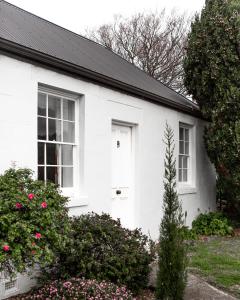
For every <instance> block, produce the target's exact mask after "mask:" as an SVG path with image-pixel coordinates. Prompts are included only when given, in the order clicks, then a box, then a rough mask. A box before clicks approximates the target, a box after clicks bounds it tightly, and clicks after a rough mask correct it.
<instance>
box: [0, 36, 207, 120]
mask: <svg viewBox="0 0 240 300" xmlns="http://www.w3.org/2000/svg"><path fill="white" fill-rule="evenodd" d="M0 51H4V52H5V53H6V54H13V55H16V56H18V57H21V58H25V59H28V60H29V59H30V60H31V61H34V62H37V63H40V64H44V65H45V66H49V67H51V68H55V69H58V70H61V71H64V72H67V73H70V74H72V75H74V76H76V75H77V76H80V77H82V78H86V79H88V80H91V81H94V82H97V83H100V84H103V85H105V86H109V87H112V88H114V89H118V90H121V91H124V92H127V93H130V94H133V95H136V96H138V97H140V98H142V99H145V100H147V101H150V102H153V103H158V104H162V105H164V106H167V107H170V108H172V109H175V110H177V111H181V112H184V113H187V114H190V115H192V116H195V117H198V118H201V119H203V116H202V114H201V112H200V111H199V109H197V108H193V107H191V106H186V105H182V104H180V103H176V102H174V101H171V100H170V99H167V98H164V97H160V96H158V95H156V94H153V93H150V92H147V91H145V90H142V89H139V88H137V87H134V86H132V85H128V84H126V83H124V82H121V81H118V80H116V79H113V78H111V77H107V76H105V75H103V74H100V73H97V72H94V71H91V70H89V69H86V68H83V67H81V66H78V65H75V64H73V63H70V62H67V61H64V60H61V59H59V58H56V57H53V56H50V55H48V54H45V53H42V52H40V51H36V50H33V49H31V48H27V47H24V46H22V45H19V44H17V43H14V42H11V41H8V40H5V39H3V38H0Z"/></svg>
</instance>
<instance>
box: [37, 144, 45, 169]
mask: <svg viewBox="0 0 240 300" xmlns="http://www.w3.org/2000/svg"><path fill="white" fill-rule="evenodd" d="M38 164H39V165H44V143H38Z"/></svg>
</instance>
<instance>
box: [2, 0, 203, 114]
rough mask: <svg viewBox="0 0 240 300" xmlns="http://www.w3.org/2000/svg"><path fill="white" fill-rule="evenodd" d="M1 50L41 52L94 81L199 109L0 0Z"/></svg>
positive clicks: (94, 47) (188, 109)
mask: <svg viewBox="0 0 240 300" xmlns="http://www.w3.org/2000/svg"><path fill="white" fill-rule="evenodd" d="M14 45H15V47H14ZM16 45H17V48H16ZM0 49H1V50H5V51H6V50H7V51H9V52H11V51H13V52H14V49H15V50H16V49H18V52H19V55H22V56H24V51H26V52H25V56H27V57H28V56H29V57H30V58H33V56H34V54H35V58H37V56H36V53H37V54H39V55H44V58H45V62H46V63H47V59H48V58H49V59H50V58H52V61H53V59H54V61H55V63H56V62H58V63H59V62H61V63H62V68H63V65H64V64H65V65H66V66H68V71H71V66H72V70H75V71H74V72H75V73H77V70H78V69H79V70H81V75H82V76H84V74H86V76H87V74H90V73H91V75H92V78H94V76H95V79H96V80H98V79H99V81H101V80H100V79H101V78H104V80H105V84H108V83H109V85H111V82H112V83H115V87H117V86H118V84H119V88H121V89H122V90H126V91H128V92H131V91H132V92H133V93H134V90H136V91H138V95H139V96H142V97H144V98H146V99H147V100H150V101H151V100H152V101H154V102H156V101H157V102H160V103H163V104H165V105H169V106H172V107H174V108H176V109H179V110H183V111H186V112H188V113H191V114H197V115H198V108H197V106H196V105H195V104H193V103H192V102H191V101H189V100H188V99H186V98H185V97H183V96H181V95H180V94H178V93H176V92H175V91H173V90H172V89H170V88H168V87H166V86H165V85H163V84H162V83H160V82H159V81H157V80H155V79H153V78H152V77H150V76H149V75H147V74H146V73H145V72H143V71H141V70H140V69H138V68H136V67H135V66H133V65H132V64H130V63H129V62H127V61H126V60H124V59H123V58H121V57H120V56H118V55H116V54H115V53H113V52H112V51H110V50H107V49H106V48H104V47H103V46H101V45H99V44H97V43H95V42H93V41H91V40H89V39H87V38H85V37H82V36H80V35H78V34H76V33H73V32H71V31H69V30H67V29H64V28H62V27H60V26H58V25H55V24H53V23H51V22H49V21H46V20H44V19H42V18H40V17H37V16H35V15H33V14H31V13H29V12H27V11H24V10H23V9H20V8H18V7H16V6H14V5H12V4H10V3H8V2H6V1H3V0H0ZM20 50H21V51H20ZM27 51H28V52H27ZM39 57H40V56H39ZM42 57H43V56H42ZM42 61H44V59H43V58H42ZM49 63H50V60H49ZM59 67H60V65H59ZM93 75H94V76H93ZM89 76H90V75H89ZM89 78H90V77H89Z"/></svg>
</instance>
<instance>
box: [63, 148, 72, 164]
mask: <svg viewBox="0 0 240 300" xmlns="http://www.w3.org/2000/svg"><path fill="white" fill-rule="evenodd" d="M62 165H73V146H70V145H62Z"/></svg>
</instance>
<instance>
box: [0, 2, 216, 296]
mask: <svg viewBox="0 0 240 300" xmlns="http://www.w3.org/2000/svg"><path fill="white" fill-rule="evenodd" d="M166 122H168V124H169V125H170V126H171V127H172V128H173V129H174V134H175V143H176V147H175V154H176V159H177V174H178V176H177V188H178V193H179V197H180V199H181V200H182V204H183V212H185V216H186V224H187V225H190V224H191V222H192V220H193V219H194V218H195V217H196V215H197V214H198V213H199V211H202V212H205V211H209V210H212V209H214V208H215V173H214V169H213V167H212V165H211V164H210V162H209V159H208V157H207V154H206V151H205V149H204V143H203V129H204V125H205V121H204V120H203V119H202V117H201V114H200V112H199V110H198V107H197V106H196V105H195V104H193V103H192V102H191V101H189V100H188V99H186V98H184V97H183V96H181V95H179V94H177V93H176V92H174V91H173V90H171V89H169V88H167V87H166V86H164V85H163V84H161V83H160V82H158V81H156V80H155V79H153V78H151V77H150V76H148V75H147V74H146V73H144V72H142V71H141V70H139V69H138V68H136V67H134V66H133V65H131V64H130V63H128V62H127V61H125V60H124V59H122V58H120V57H119V56H117V55H116V54H114V53H112V52H111V51H109V50H107V49H105V48H104V47H102V46H100V45H99V44H97V43H95V42H93V41H90V40H88V39H86V38H84V37H82V36H80V35H77V34H75V33H73V32H71V31H69V30H66V29H64V28H62V27H60V26H57V25H55V24H53V23H51V22H49V21H46V20H44V19H41V18H39V17H37V16H35V15H33V14H31V13H29V12H26V11H24V10H22V9H20V8H18V7H16V6H13V5H12V4H9V3H7V2H5V1H0V141H1V147H0V157H1V160H0V173H2V172H4V170H6V169H7V168H9V167H10V166H11V165H12V163H13V162H15V163H16V165H17V166H18V167H27V168H31V169H33V170H34V171H35V172H36V173H35V174H36V176H38V178H40V179H42V180H52V181H54V182H56V183H58V184H60V186H61V187H62V192H63V193H64V194H66V195H68V196H69V197H70V203H69V205H70V213H71V214H72V215H78V214H81V213H86V212H89V211H95V212H98V213H101V212H102V211H104V212H107V213H109V214H111V215H112V216H113V217H114V218H118V217H120V218H121V221H122V223H123V225H124V226H128V227H130V228H133V227H141V228H142V230H143V232H145V233H150V235H151V237H152V238H154V239H156V238H157V237H158V232H159V223H160V220H161V216H162V198H163V192H164V190H163V173H164V164H163V162H164V152H165V145H164V143H163V134H164V129H165V124H166ZM0 297H1V296H0ZM2 297H3V296H2Z"/></svg>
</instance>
